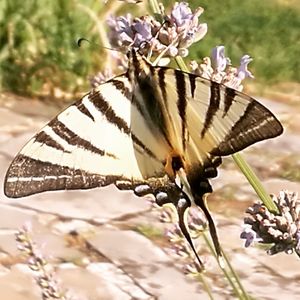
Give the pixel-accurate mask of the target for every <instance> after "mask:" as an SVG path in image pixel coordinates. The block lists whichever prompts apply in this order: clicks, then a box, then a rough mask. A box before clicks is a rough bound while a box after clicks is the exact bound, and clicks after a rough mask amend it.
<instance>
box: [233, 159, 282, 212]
mask: <svg viewBox="0 0 300 300" xmlns="http://www.w3.org/2000/svg"><path fill="white" fill-rule="evenodd" d="M232 157H233V159H234V161H235V163H236V164H237V165H238V167H239V168H240V169H241V171H242V172H243V174H244V175H245V177H246V178H247V180H248V181H249V183H250V184H251V185H252V187H253V189H254V190H255V192H256V194H257V195H258V197H259V198H260V199H261V200H262V202H263V203H264V205H265V206H266V207H267V209H268V210H269V211H271V212H273V213H279V211H278V208H277V206H276V205H275V203H274V202H273V201H272V199H271V197H270V196H269V194H268V193H267V192H266V190H265V189H264V187H263V185H262V184H261V182H260V180H259V179H258V178H257V176H256V175H255V173H254V172H253V170H252V169H251V167H250V166H249V165H248V163H247V162H246V161H245V160H244V159H243V157H242V156H241V154H239V153H235V154H233V155H232Z"/></svg>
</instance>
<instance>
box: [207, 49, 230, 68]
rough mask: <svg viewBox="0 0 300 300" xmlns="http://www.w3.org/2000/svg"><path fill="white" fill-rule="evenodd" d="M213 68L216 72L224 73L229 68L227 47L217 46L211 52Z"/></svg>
mask: <svg viewBox="0 0 300 300" xmlns="http://www.w3.org/2000/svg"><path fill="white" fill-rule="evenodd" d="M211 59H212V66H213V68H214V70H215V71H217V72H223V71H224V70H225V68H226V66H227V61H228V60H227V58H226V57H225V47H224V46H217V47H215V48H213V50H212V52H211Z"/></svg>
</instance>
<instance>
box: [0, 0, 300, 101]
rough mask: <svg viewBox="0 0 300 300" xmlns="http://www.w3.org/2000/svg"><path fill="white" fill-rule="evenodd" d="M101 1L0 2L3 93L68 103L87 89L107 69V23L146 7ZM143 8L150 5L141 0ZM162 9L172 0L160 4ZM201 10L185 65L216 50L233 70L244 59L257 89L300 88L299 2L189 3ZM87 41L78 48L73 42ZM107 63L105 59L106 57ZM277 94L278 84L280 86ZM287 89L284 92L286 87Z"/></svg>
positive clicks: (0, 80)
mask: <svg viewBox="0 0 300 300" xmlns="http://www.w3.org/2000/svg"><path fill="white" fill-rule="evenodd" d="M124 2H125V1H117V0H116V1H106V2H105V1H100V0H85V1H83V0H76V1H75V0H70V1H64V0H52V1H48V0H39V1H36V0H28V1H23V0H14V1H9V0H1V1H0V90H1V91H10V92H14V93H17V94H20V95H30V96H33V95H34V96H40V97H41V96H44V97H45V96H55V97H58V98H60V97H61V96H64V97H66V96H69V97H70V96H71V95H73V94H76V93H78V92H83V91H86V90H87V89H88V88H89V81H88V77H89V76H93V75H94V74H96V73H97V72H98V71H99V70H103V68H105V63H106V60H105V59H103V55H104V53H105V51H106V50H104V49H103V48H101V46H103V45H105V46H108V45H109V44H108V40H107V34H106V19H107V17H108V16H109V15H110V14H113V15H115V14H116V15H120V14H124V13H125V12H128V11H130V13H132V14H133V15H136V16H139V15H143V14H145V13H146V12H147V11H149V9H148V7H147V4H145V3H143V2H142V3H139V4H137V5H136V4H126V3H124ZM145 2H147V1H145ZM163 3H164V4H165V6H166V10H168V7H170V5H171V4H172V3H173V1H163ZM189 3H190V5H191V7H192V8H196V7H198V6H199V5H200V6H202V7H203V8H204V9H205V11H204V13H203V14H202V15H201V16H200V21H201V22H206V23H208V33H207V35H206V36H205V38H204V39H203V40H202V41H200V42H199V43H196V44H194V45H193V46H192V47H191V48H190V55H189V57H188V59H198V60H199V59H200V58H203V57H205V56H209V55H210V52H211V49H212V48H213V47H215V46H216V45H220V44H221V45H224V46H225V47H226V55H227V56H229V57H230V58H231V59H232V62H233V63H234V64H235V65H237V64H238V63H239V59H240V57H241V56H242V55H243V54H246V53H247V54H249V55H250V56H252V57H253V58H254V61H253V62H252V63H251V65H250V69H251V71H252V73H253V74H254V75H255V77H256V80H255V83H256V84H257V85H258V84H259V86H260V89H259V90H258V91H260V92H261V89H263V87H265V86H266V85H267V86H274V85H278V84H279V83H282V82H284V83H289V85H288V86H289V88H287V90H288V91H289V92H290V87H291V85H290V83H292V82H299V81H300V72H299V69H300V60H299V49H300V30H299V28H300V18H299V11H300V2H299V1H297V0H265V1H260V0H251V1H239V0H226V1H222V3H220V1H216V0H215V1H211V0H209V1H208V0H202V1H189ZM79 38H86V39H88V40H89V41H91V43H90V44H88V43H85V44H84V45H83V46H82V47H78V45H77V40H78V39H79ZM104 57H105V56H104ZM280 86H281V87H282V88H284V87H283V85H280ZM286 86H287V85H285V88H286Z"/></svg>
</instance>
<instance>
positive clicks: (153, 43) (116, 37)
mask: <svg viewBox="0 0 300 300" xmlns="http://www.w3.org/2000/svg"><path fill="white" fill-rule="evenodd" d="M162 10H164V8H162ZM202 12H203V8H201V7H198V8H197V9H196V10H195V11H194V12H192V10H191V9H190V7H189V5H188V3H185V2H180V3H177V2H176V3H175V5H174V6H173V8H172V9H171V12H170V14H168V15H165V16H164V18H163V22H159V21H157V20H156V19H155V18H154V17H152V16H142V17H140V18H133V17H132V16H131V14H127V15H126V16H121V17H114V16H111V17H110V18H109V19H108V25H109V28H110V34H109V39H110V41H111V44H112V45H113V46H114V47H118V48H121V49H124V48H125V49H127V48H128V47H129V46H130V47H133V48H136V49H138V50H139V51H141V52H143V53H144V54H149V52H154V53H155V54H161V53H162V52H163V53H164V54H165V55H167V56H171V57H175V56H178V55H179V56H183V57H185V56H187V55H188V48H189V47H190V46H191V45H192V44H193V43H195V42H198V41H199V40H201V39H202V38H203V37H204V36H205V34H206V32H207V24H206V23H199V17H200V15H201V14H202Z"/></svg>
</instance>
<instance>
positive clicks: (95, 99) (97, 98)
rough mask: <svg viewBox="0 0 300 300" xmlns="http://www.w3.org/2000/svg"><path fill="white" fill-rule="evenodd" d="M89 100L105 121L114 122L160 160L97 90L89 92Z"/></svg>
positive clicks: (152, 156) (137, 143) (136, 142)
mask: <svg viewBox="0 0 300 300" xmlns="http://www.w3.org/2000/svg"><path fill="white" fill-rule="evenodd" d="M89 99H90V101H91V102H92V103H93V104H94V105H95V107H96V108H97V109H98V110H99V111H100V112H101V113H102V114H103V115H104V116H105V117H106V119H107V121H109V122H110V123H111V124H114V125H115V126H116V127H117V128H118V129H119V130H120V131H121V132H123V133H124V134H126V135H129V136H131V138H132V141H133V142H134V143H135V144H136V145H138V146H139V147H140V148H142V149H143V150H144V151H145V152H146V153H147V154H148V155H149V156H150V157H151V158H154V159H155V160H157V161H160V160H159V159H158V158H157V157H156V155H155V154H154V153H153V152H152V151H151V150H150V149H149V148H148V147H147V146H146V145H145V144H144V143H143V142H142V141H141V140H140V139H139V138H138V137H137V136H136V135H135V134H134V133H133V132H132V131H131V129H130V128H129V127H128V124H127V123H126V122H125V121H124V120H123V119H122V118H120V117H119V116H117V115H116V113H115V111H114V110H113V108H112V107H111V106H110V104H109V103H108V102H107V101H106V100H105V99H104V98H103V97H102V95H101V93H100V92H99V91H93V92H91V93H90V94H89Z"/></svg>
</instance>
